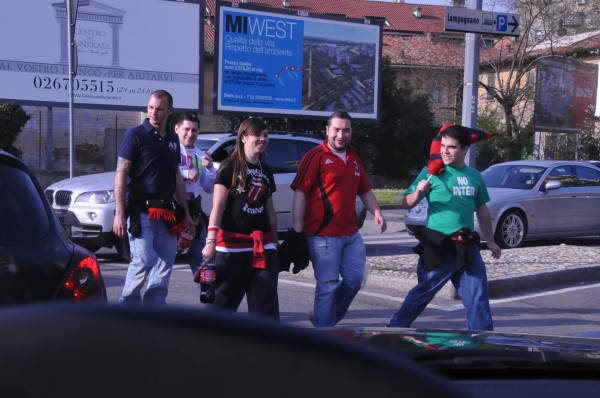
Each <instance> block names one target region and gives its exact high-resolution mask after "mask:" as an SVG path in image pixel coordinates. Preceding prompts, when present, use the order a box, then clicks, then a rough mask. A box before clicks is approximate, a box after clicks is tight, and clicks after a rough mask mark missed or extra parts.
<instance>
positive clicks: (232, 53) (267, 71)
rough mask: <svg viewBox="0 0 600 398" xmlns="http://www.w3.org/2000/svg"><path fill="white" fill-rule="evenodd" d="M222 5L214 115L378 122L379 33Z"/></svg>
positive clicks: (366, 26) (358, 25)
mask: <svg viewBox="0 0 600 398" xmlns="http://www.w3.org/2000/svg"><path fill="white" fill-rule="evenodd" d="M226 4H229V3H219V8H218V24H217V32H218V34H217V43H218V44H217V45H216V46H215V52H216V59H217V62H216V64H215V69H216V70H215V72H216V73H215V80H216V81H215V87H217V101H216V103H215V112H218V113H219V112H221V113H230V112H233V113H244V114H259V115H263V114H275V115H294V116H328V115H329V114H330V113H331V112H332V111H333V110H334V109H338V108H343V109H345V110H347V111H348V112H349V113H350V114H351V115H352V116H353V117H354V118H358V119H377V117H378V111H379V91H380V90H379V69H380V64H379V59H380V51H381V46H380V42H381V28H380V26H379V25H377V24H370V23H365V21H362V20H361V21H360V22H356V21H350V20H340V19H326V18H315V17H308V16H299V15H294V14H283V13H278V12H274V10H273V11H271V10H270V9H264V8H241V7H240V6H228V5H226Z"/></svg>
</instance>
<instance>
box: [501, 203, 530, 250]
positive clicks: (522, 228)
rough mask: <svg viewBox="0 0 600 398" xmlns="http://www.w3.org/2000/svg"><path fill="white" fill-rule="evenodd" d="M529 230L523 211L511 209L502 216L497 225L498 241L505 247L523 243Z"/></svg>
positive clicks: (517, 245) (508, 247)
mask: <svg viewBox="0 0 600 398" xmlns="http://www.w3.org/2000/svg"><path fill="white" fill-rule="evenodd" d="M526 232H527V220H526V219H525V216H524V215H523V213H521V212H518V211H515V210H510V211H507V212H506V213H504V214H503V215H502V217H500V221H499V222H498V226H497V227H496V233H495V235H494V237H495V238H496V243H497V244H498V245H500V247H502V248H505V249H510V248H515V247H519V246H522V245H523V242H524V241H525V234H526Z"/></svg>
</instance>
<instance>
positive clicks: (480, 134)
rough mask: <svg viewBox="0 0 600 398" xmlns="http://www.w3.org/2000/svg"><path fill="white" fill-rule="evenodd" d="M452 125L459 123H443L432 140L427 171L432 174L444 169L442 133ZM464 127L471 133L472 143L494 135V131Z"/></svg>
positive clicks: (439, 172)
mask: <svg viewBox="0 0 600 398" xmlns="http://www.w3.org/2000/svg"><path fill="white" fill-rule="evenodd" d="M452 126H458V124H451V123H446V124H443V125H442V127H440V131H439V132H438V133H437V135H436V136H435V138H434V139H433V141H431V148H430V149H429V161H428V162H427V173H428V174H430V175H438V174H441V173H442V172H443V171H444V162H443V161H442V155H441V146H442V133H443V132H444V131H445V130H446V129H448V128H449V127H452ZM462 127H463V128H465V129H467V130H468V131H469V132H470V133H471V144H475V143H476V142H479V141H483V140H487V139H490V138H492V137H493V136H494V133H491V132H486V131H483V130H479V129H474V128H470V127H464V126H462Z"/></svg>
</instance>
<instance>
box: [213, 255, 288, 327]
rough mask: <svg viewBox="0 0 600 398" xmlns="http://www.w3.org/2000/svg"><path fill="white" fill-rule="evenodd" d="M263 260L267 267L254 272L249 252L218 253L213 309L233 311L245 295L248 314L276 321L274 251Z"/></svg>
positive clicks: (276, 262) (276, 259) (277, 306)
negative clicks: (265, 260)
mask: <svg viewBox="0 0 600 398" xmlns="http://www.w3.org/2000/svg"><path fill="white" fill-rule="evenodd" d="M266 257H267V266H266V268H264V269H257V268H252V252H243V253H225V252H217V253H216V256H215V266H216V281H215V302H214V303H213V306H214V307H216V308H220V309H226V310H232V311H236V310H237V309H238V307H239V305H240V303H241V302H242V299H243V298H244V294H245V295H246V300H247V301H248V312H249V313H250V314H253V315H264V316H268V317H272V318H276V319H279V299H278V297H277V279H278V276H279V264H278V258H277V250H266Z"/></svg>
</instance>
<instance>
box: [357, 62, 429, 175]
mask: <svg viewBox="0 0 600 398" xmlns="http://www.w3.org/2000/svg"><path fill="white" fill-rule="evenodd" d="M381 65H382V66H381V102H380V104H381V105H380V120H379V123H377V124H374V123H365V122H363V123H356V126H355V127H354V128H353V130H354V131H355V133H354V135H353V139H354V141H355V147H356V148H357V149H358V150H359V152H360V153H361V157H362V159H363V161H364V162H365V163H366V164H367V165H370V166H371V171H372V172H373V173H374V174H376V175H382V176H386V177H392V178H396V179H405V178H407V177H409V176H410V174H411V172H413V171H415V170H418V169H420V168H421V167H423V166H424V165H425V164H426V163H427V159H428V157H429V146H430V144H431V139H432V138H433V137H434V135H435V133H436V132H437V128H436V127H435V126H434V115H433V113H432V112H431V110H430V108H429V99H428V97H427V96H426V95H421V94H417V93H416V92H415V91H414V90H413V88H412V87H411V86H410V84H409V83H408V82H407V81H403V82H401V83H400V84H398V82H397V81H396V74H395V73H394V70H393V68H392V67H391V65H390V61H389V59H387V58H383V59H382V63H381Z"/></svg>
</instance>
